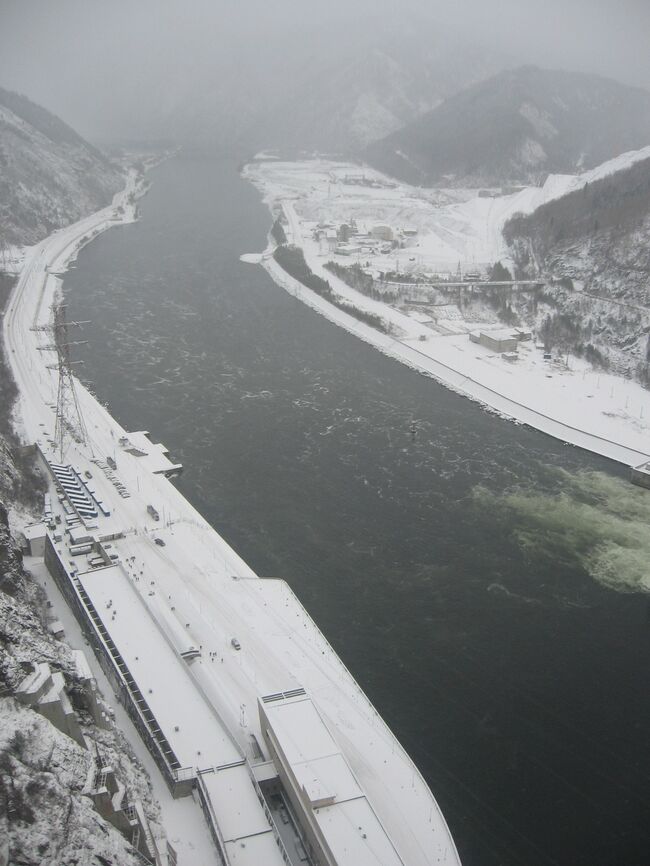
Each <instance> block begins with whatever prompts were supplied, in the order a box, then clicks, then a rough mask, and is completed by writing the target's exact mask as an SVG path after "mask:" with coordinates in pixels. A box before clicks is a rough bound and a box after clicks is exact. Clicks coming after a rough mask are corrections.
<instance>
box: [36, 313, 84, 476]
mask: <svg viewBox="0 0 650 866" xmlns="http://www.w3.org/2000/svg"><path fill="white" fill-rule="evenodd" d="M65 311H66V305H65V304H57V305H56V306H55V308H54V318H53V321H52V324H51V325H45V326H43V327H37V328H35V329H34V330H37V331H44V332H45V333H47V334H49V335H50V336H51V338H52V342H51V344H50V345H47V346H39V349H41V351H43V352H56V355H57V362H56V364H48V368H49V369H50V370H57V371H58V374H59V384H58V388H57V396H56V423H55V425H54V440H55V442H56V447H57V451H58V452H59V460H60V461H61V463H63V457H64V455H65V451H66V441H68V440H69V439H73V440H74V441H75V442H78V443H79V444H80V445H86V444H87V443H88V431H87V429H86V424H85V422H84V418H83V414H82V412H81V407H80V405H79V398H78V396H77V389H76V387H75V381H74V375H73V372H72V368H73V367H74V366H77V365H79V364H83V361H73V360H72V359H71V357H70V348H71V347H72V346H83V345H85V344H86V343H87V342H88V341H87V340H74V341H71V340H70V339H69V337H68V328H71V327H81V326H82V325H88V324H89V322H68V321H67V319H66V312H65ZM91 450H92V448H91Z"/></svg>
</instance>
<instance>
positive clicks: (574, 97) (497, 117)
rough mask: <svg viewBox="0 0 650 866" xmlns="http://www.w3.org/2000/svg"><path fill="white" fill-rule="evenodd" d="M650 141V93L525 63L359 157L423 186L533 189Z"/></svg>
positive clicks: (447, 103) (461, 94)
mask: <svg viewBox="0 0 650 866" xmlns="http://www.w3.org/2000/svg"><path fill="white" fill-rule="evenodd" d="M648 144H650V92H648V91H645V90H642V89H641V88H637V87H630V86H627V85H624V84H619V83H618V82H616V81H611V80H609V79H606V78H601V77H599V76H596V75H589V74H584V73H577V72H563V71H558V70H546V69H539V68H537V67H534V66H522V67H519V68H517V69H511V70H507V71H505V72H501V73H499V74H497V75H495V76H493V77H491V78H489V79H487V80H485V81H481V82H480V83H479V84H475V85H473V86H471V87H469V88H467V89H465V90H463V91H461V92H459V93H457V94H455V95H453V96H450V97H449V98H448V99H447V100H445V102H443V103H442V104H441V105H439V106H438V107H436V108H434V109H433V110H432V111H429V112H428V113H426V114H425V115H423V116H422V117H421V118H419V119H418V120H415V121H414V122H413V123H410V124H408V125H407V126H405V127H404V128H402V129H400V130H398V131H397V132H394V133H392V134H391V135H389V136H387V137H386V138H384V139H382V140H381V141H379V142H376V143H374V144H371V145H370V146H369V147H368V148H367V150H366V151H365V156H366V158H367V159H368V161H369V162H370V163H371V164H372V165H374V166H376V167H377V168H379V169H381V170H382V171H385V172H387V173H388V174H392V175H394V176H396V177H398V178H400V179H402V180H406V181H408V182H411V183H417V184H422V185H427V186H468V187H476V186H501V185H510V184H525V185H529V184H539V183H541V182H543V180H544V178H545V177H546V176H547V175H548V174H549V173H559V174H575V173H577V172H580V171H584V170H587V169H590V168H593V167H594V166H596V165H599V164H600V163H602V162H605V161H606V160H608V159H610V158H612V157H615V156H617V155H618V154H620V153H623V152H625V151H629V150H636V149H638V148H641V147H644V146H645V145H648Z"/></svg>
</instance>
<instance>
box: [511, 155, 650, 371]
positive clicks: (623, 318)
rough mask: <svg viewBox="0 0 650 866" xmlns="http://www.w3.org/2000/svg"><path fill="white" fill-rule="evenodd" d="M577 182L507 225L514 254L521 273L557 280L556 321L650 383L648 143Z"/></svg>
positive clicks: (575, 339)
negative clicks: (562, 321) (645, 146)
mask: <svg viewBox="0 0 650 866" xmlns="http://www.w3.org/2000/svg"><path fill="white" fill-rule="evenodd" d="M617 168H618V170H612V169H617ZM572 185H573V187H574V188H573V189H572V190H571V191H570V192H569V193H568V194H567V195H564V196H562V197H559V198H555V199H553V200H550V201H548V202H547V203H546V204H543V205H542V206H541V207H539V208H537V209H536V210H534V211H533V212H532V213H529V214H528V215H518V216H515V217H513V218H512V219H511V220H510V221H508V222H507V223H506V224H505V227H504V238H505V241H506V242H507V244H508V247H509V251H510V255H511V257H512V259H513V261H514V263H515V265H516V267H517V270H518V272H519V273H520V274H526V275H528V276H542V277H543V278H544V279H546V280H548V281H549V282H550V283H551V285H552V288H551V289H550V298H551V300H552V302H553V306H554V307H555V312H554V315H553V316H551V318H552V319H554V320H555V324H554V323H553V322H551V324H552V325H553V327H555V326H556V325H557V323H558V322H559V318H560V317H563V318H564V325H565V326H566V327H565V328H564V330H565V335H564V336H565V337H566V338H567V339H569V338H570V340H572V341H573V342H574V343H575V344H577V343H580V342H581V343H582V344H584V345H587V344H591V345H593V346H594V347H595V348H596V349H597V350H598V352H600V353H602V355H603V357H604V359H605V360H606V361H607V362H608V363H611V364H612V365H614V366H615V367H616V368H617V369H619V370H621V371H624V372H626V373H629V374H631V375H636V376H638V377H639V378H640V380H641V381H643V382H644V383H646V384H650V369H649V363H650V339H649V335H650V148H645V149H643V150H641V151H638V152H636V153H632V154H623V155H622V156H621V157H619V158H617V159H615V160H612V161H610V162H608V163H605V164H604V165H602V166H599V167H598V168H596V169H595V170H594V171H592V172H588V173H585V174H583V175H581V176H579V177H578V178H576V179H575V180H574V181H573V182H572ZM559 330H562V328H559ZM558 332H559V331H558ZM570 332H573V335H571V333H570Z"/></svg>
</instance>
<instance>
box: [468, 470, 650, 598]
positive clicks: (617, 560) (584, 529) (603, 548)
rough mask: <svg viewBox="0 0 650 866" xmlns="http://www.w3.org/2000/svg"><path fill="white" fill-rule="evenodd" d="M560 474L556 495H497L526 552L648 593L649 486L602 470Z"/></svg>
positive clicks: (623, 589)
mask: <svg viewBox="0 0 650 866" xmlns="http://www.w3.org/2000/svg"><path fill="white" fill-rule="evenodd" d="M558 475H559V477H560V482H561V487H562V491H561V492H560V493H558V494H555V495H551V494H539V493H537V492H535V491H534V490H532V489H530V488H529V489H519V490H516V491H514V492H508V493H505V494H504V495H502V496H499V497H497V499H496V504H497V506H498V507H499V508H501V509H503V510H504V511H505V512H506V514H507V517H508V519H509V520H510V521H511V523H512V526H513V527H514V533H515V536H516V538H517V539H518V541H519V543H520V544H521V546H522V547H523V548H524V549H525V550H526V551H527V553H528V555H529V556H530V557H537V556H542V557H546V558H552V559H554V560H555V561H556V562H557V561H558V560H560V561H563V562H567V563H571V561H574V562H575V563H577V564H579V565H580V566H582V568H584V569H585V570H586V571H587V572H588V573H589V574H590V575H591V576H592V577H593V578H594V579H595V580H597V581H599V582H600V583H602V584H604V585H605V586H608V587H610V588H611V589H615V590H618V591H621V592H630V591H645V592H650V491H647V490H643V489H642V488H639V487H634V486H633V485H632V484H630V483H629V482H627V481H625V480H623V479H620V478H615V477H612V476H611V475H606V474H604V473H602V472H578V473H569V472H565V471H564V470H558ZM476 495H477V497H478V498H479V499H488V500H491V501H492V502H494V500H493V497H492V494H487V493H486V491H485V490H482V489H479V490H478V491H477V494H476Z"/></svg>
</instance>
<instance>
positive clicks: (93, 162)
mask: <svg viewBox="0 0 650 866" xmlns="http://www.w3.org/2000/svg"><path fill="white" fill-rule="evenodd" d="M121 186H123V179H122V174H121V172H120V170H119V169H118V168H117V167H115V166H114V165H112V164H111V163H110V162H109V161H108V160H107V159H106V158H105V157H104V156H103V155H102V154H101V153H100V152H99V151H98V150H96V149H95V148H94V147H92V146H91V145H89V144H88V143H87V142H86V141H84V140H83V139H82V138H81V137H80V136H79V135H77V133H76V132H74V130H72V129H71V128H70V127H69V126H67V125H66V124H65V123H63V121H61V120H59V118H57V117H55V116H54V115H52V114H50V113H49V112H48V111H46V110H45V109H44V108H41V107H40V106H38V105H35V104H34V103H32V102H30V100H28V99H26V98H25V97H23V96H20V95H18V94H16V93H12V92H10V91H7V90H3V89H2V88H0V243H2V244H4V245H10V244H33V243H36V241H38V240H40V239H41V238H43V237H45V236H46V235H47V234H49V233H50V232H51V231H53V230H54V229H56V228H60V227H61V226H64V225H67V224H68V223H70V222H72V221H74V220H77V219H79V218H80V217H81V216H84V215H85V214H87V213H91V212H92V211H94V210H97V209H98V208H100V207H102V206H103V205H105V204H107V203H108V202H109V201H110V199H111V197H112V196H113V194H114V193H115V192H117V190H118V189H120V187H121Z"/></svg>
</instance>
